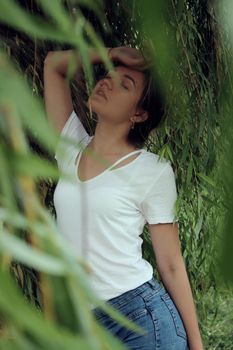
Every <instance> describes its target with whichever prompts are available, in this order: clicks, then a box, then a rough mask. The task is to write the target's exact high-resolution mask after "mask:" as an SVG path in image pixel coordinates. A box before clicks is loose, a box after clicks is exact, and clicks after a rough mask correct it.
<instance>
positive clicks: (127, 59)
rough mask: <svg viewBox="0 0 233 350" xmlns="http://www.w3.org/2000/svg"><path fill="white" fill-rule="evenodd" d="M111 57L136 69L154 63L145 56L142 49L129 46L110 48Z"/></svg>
mask: <svg viewBox="0 0 233 350" xmlns="http://www.w3.org/2000/svg"><path fill="white" fill-rule="evenodd" d="M109 58H110V59H111V60H113V61H114V60H115V61H120V62H122V63H123V64H125V65H127V66H129V67H132V68H135V69H143V68H144V67H147V66H149V65H150V63H152V62H149V61H148V60H146V59H145V58H144V56H143V54H142V52H141V51H139V50H137V49H135V48H132V47H128V46H119V47H114V48H111V49H110V50H109Z"/></svg>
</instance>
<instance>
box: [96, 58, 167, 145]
mask: <svg viewBox="0 0 233 350" xmlns="http://www.w3.org/2000/svg"><path fill="white" fill-rule="evenodd" d="M113 65H114V66H115V67H116V66H124V64H123V63H122V62H119V61H114V62H113ZM98 69H99V71H98V74H97V75H98V79H100V78H101V77H103V76H104V75H105V74H106V69H105V67H104V66H103V65H100V66H99V68H98ZM140 71H141V72H142V73H144V75H145V84H144V89H143V92H142V94H141V97H140V98H139V101H138V103H137V107H141V108H142V109H144V110H146V111H147V112H148V118H147V119H146V120H145V121H143V122H137V123H134V128H133V129H130V131H129V133H128V136H127V139H128V142H129V143H130V144H132V145H134V146H135V147H139V148H141V147H143V146H144V144H145V142H146V141H147V139H148V136H149V134H150V132H151V131H152V130H153V129H155V128H157V127H159V126H160V125H161V124H162V122H163V120H164V119H165V104H166V102H165V96H164V93H163V91H162V88H161V86H160V84H158V81H157V79H156V78H155V76H154V73H153V71H152V67H149V68H146V69H144V70H140ZM98 79H97V80H98Z"/></svg>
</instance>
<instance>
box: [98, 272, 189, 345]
mask: <svg viewBox="0 0 233 350" xmlns="http://www.w3.org/2000/svg"><path fill="white" fill-rule="evenodd" d="M106 303H108V304H110V305H111V306H113V307H114V308H116V309H117V310H118V311H119V312H120V313H122V314H123V315H124V316H126V317H127V318H128V319H129V320H131V321H133V322H135V323H136V324H137V325H139V326H141V327H142V328H144V329H145V334H144V335H142V334H139V333H136V332H135V331H132V330H129V329H128V328H126V327H125V326H122V325H121V324H120V323H118V322H117V321H115V320H114V319H112V318H111V317H110V316H109V315H108V314H106V313H105V312H104V311H103V310H101V309H100V308H98V307H96V308H95V309H93V310H92V312H93V314H94V316H95V318H96V320H97V321H98V323H100V324H101V325H103V326H104V327H105V328H106V329H108V331H109V332H111V333H112V334H113V335H114V336H115V337H117V338H118V339H119V340H120V341H121V342H122V343H123V344H124V345H125V346H126V348H128V349H133V350H136V349H137V350H139V349H140V350H157V349H159V350H188V349H189V347H188V340H187V334H186V331H185V328H184V324H183V322H182V319H181V317H180V314H179V311H178V309H177V308H176V305H175V304H174V302H173V300H172V298H171V297H170V295H169V293H168V292H167V291H166V289H165V288H164V287H163V286H162V285H161V284H160V283H159V282H158V281H157V280H156V279H155V278H154V277H152V279H151V280H149V281H147V282H145V283H143V284H142V285H140V286H138V287H137V288H135V289H132V290H129V291H127V292H125V293H123V294H121V295H119V296H117V297H115V298H112V299H109V300H107V301H106Z"/></svg>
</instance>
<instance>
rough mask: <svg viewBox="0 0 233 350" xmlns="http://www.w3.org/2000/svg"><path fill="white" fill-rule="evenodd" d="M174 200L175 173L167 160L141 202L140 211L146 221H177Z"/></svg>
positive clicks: (175, 191) (175, 198)
mask: <svg viewBox="0 0 233 350" xmlns="http://www.w3.org/2000/svg"><path fill="white" fill-rule="evenodd" d="M176 200H177V189H176V182H175V174H174V171H173V168H172V166H171V164H170V162H168V163H166V165H165V168H164V169H163V170H162V171H161V173H160V175H159V177H158V178H157V179H156V181H155V183H153V184H152V186H151V187H150V188H149V190H148V191H147V192H146V195H145V197H144V199H143V201H142V202H141V205H140V207H141V211H142V214H143V216H144V218H145V220H146V221H147V223H148V224H158V223H173V222H177V221H178V219H177V218H176V216H175V203H176Z"/></svg>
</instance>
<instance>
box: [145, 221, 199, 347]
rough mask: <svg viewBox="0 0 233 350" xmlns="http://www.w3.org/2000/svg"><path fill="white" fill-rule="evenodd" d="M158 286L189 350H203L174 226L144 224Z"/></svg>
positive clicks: (168, 224)
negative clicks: (176, 317) (171, 303)
mask: <svg viewBox="0 0 233 350" xmlns="http://www.w3.org/2000/svg"><path fill="white" fill-rule="evenodd" d="M148 229H149V233H150V236H151V241H152V245H153V249H154V253H155V257H156V263H157V267H158V272H159V274H160V276H161V279H162V282H163V284H164V286H165V288H166V289H167V291H168V293H169V294H170V296H171V298H172V300H173V301H174V303H175V305H176V306H177V309H178V310H179V313H180V315H181V317H182V321H183V323H184V326H185V329H186V333H187V336H188V344H189V349H190V350H203V344H202V339H201V335H200V330H199V326H198V319H197V314H196V309H195V304H194V300H193V295H192V290H191V286H190V283H189V279H188V275H187V271H186V268H185V264H184V260H183V256H182V253H181V249H180V240H179V230H178V223H174V224H173V223H162V224H160V223H159V224H148Z"/></svg>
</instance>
